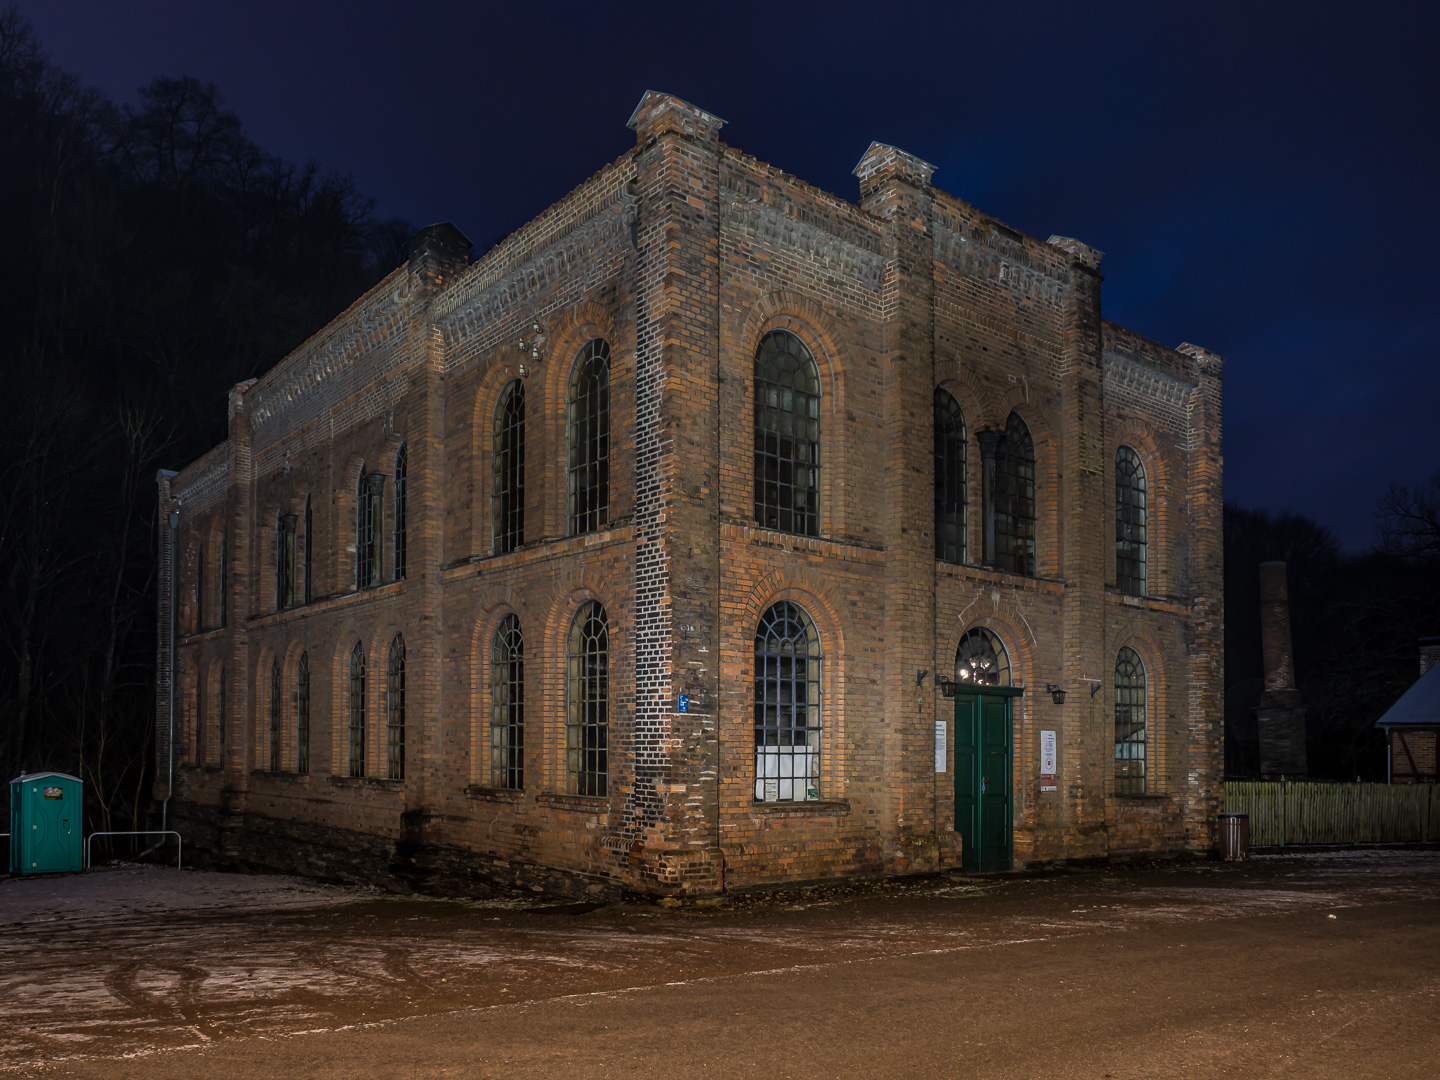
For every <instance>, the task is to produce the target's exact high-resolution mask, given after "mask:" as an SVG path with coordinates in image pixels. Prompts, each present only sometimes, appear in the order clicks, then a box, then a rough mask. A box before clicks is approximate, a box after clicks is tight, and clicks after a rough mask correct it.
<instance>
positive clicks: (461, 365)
mask: <svg viewBox="0 0 1440 1080" xmlns="http://www.w3.org/2000/svg"><path fill="white" fill-rule="evenodd" d="M721 124H722V122H721V121H720V120H719V119H718V118H716V117H714V116H712V115H710V114H708V113H706V112H705V111H703V110H701V109H698V108H695V107H694V106H691V105H689V104H687V103H685V102H683V101H680V100H679V99H677V98H674V97H671V96H668V95H664V94H657V93H647V94H646V95H645V97H644V98H643V99H642V101H641V102H640V105H639V106H638V107H637V109H636V110H635V113H634V115H633V116H632V118H631V120H630V127H631V128H633V129H634V131H635V133H636V137H637V138H636V146H635V147H634V149H632V150H630V151H629V152H627V153H626V154H624V155H623V156H621V157H620V158H619V159H617V160H616V161H614V162H613V163H611V164H610V165H608V166H606V167H605V168H603V169H601V170H600V171H599V172H598V173H596V174H595V175H594V176H593V177H591V178H590V179H589V180H587V181H586V182H585V183H583V184H582V185H580V186H579V187H578V188H576V189H575V190H574V191H572V192H571V193H570V194H569V195H568V196H566V197H565V198H564V199H562V200H560V201H559V202H558V203H556V204H555V205H554V206H552V207H550V208H549V209H548V210H546V211H545V212H544V213H542V214H541V215H540V216H539V217H537V218H536V219H534V220H533V221H532V222H530V223H529V224H528V225H526V226H525V227H523V228H522V229H520V230H519V231H518V232H516V233H515V234H514V235H512V236H511V237H509V238H508V239H507V240H505V241H504V242H503V243H501V244H499V245H498V246H497V247H495V248H494V249H493V250H491V251H489V252H488V253H486V254H485V255H484V256H483V257H482V258H480V259H479V260H478V261H476V262H474V263H468V262H467V257H466V253H467V251H468V248H469V244H468V241H466V240H465V238H464V237H463V236H462V235H460V234H459V232H458V231H457V230H456V229H455V228H454V227H453V226H449V225H442V226H433V227H431V228H428V229H426V230H424V231H423V232H422V233H420V234H419V236H417V237H416V239H415V240H414V241H413V242H412V249H411V252H410V258H409V261H408V262H407V264H406V265H405V266H403V267H401V268H400V269H398V270H396V271H395V272H394V273H392V274H391V275H390V276H389V277H387V278H386V279H385V280H384V281H382V282H381V283H380V284H379V285H377V286H376V287H375V288H374V289H372V290H371V291H370V292H369V293H367V294H366V295H365V296H363V297H361V298H360V299H359V300H357V301H356V303H355V304H354V305H353V306H352V307H351V308H350V309H349V310H348V311H346V312H344V313H343V314H341V315H340V316H339V317H337V318H336V319H335V320H334V321H333V322H332V323H331V324H330V325H329V326H327V327H326V328H325V329H324V330H322V331H321V332H320V333H318V334H317V335H316V336H315V337H313V338H312V339H311V340H309V341H307V342H306V343H305V344H304V345H302V346H301V347H300V348H298V349H296V350H295V352H293V353H292V354H291V355H290V356H288V357H287V358H286V359H285V360H284V361H282V362H281V363H280V364H279V365H277V366H276V367H275V368H274V369H273V370H272V371H270V372H268V373H267V374H266V375H265V376H264V377H263V378H261V379H259V380H256V381H253V382H249V383H245V384H242V385H240V386H237V387H235V389H234V390H233V391H232V393H231V397H230V406H229V417H230V420H229V424H230V428H229V437H228V438H227V440H226V441H225V443H224V444H222V445H221V446H218V447H216V448H215V449H214V450H213V451H211V452H210V453H208V454H207V455H205V456H204V457H202V458H201V459H199V460H198V461H196V462H194V463H192V464H191V465H189V466H188V467H186V468H185V469H183V470H181V471H180V472H179V473H177V474H169V473H164V474H162V475H161V477H160V480H159V484H160V500H161V507H162V514H161V521H162V527H161V538H160V539H161V575H162V588H161V597H162V603H161V609H160V612H159V619H160V630H161V634H160V638H161V648H160V655H159V664H160V695H159V702H158V721H159V733H160V739H159V762H160V768H159V771H158V776H159V778H160V779H159V781H158V787H159V794H160V795H161V796H162V797H163V796H164V795H166V794H171V795H172V797H171V801H170V803H169V813H170V819H171V820H172V821H173V822H175V823H176V827H178V828H180V829H181V830H182V831H183V832H184V833H185V836H186V841H187V850H188V849H189V847H190V846H191V845H194V846H197V847H199V848H200V849H202V850H205V849H209V850H210V851H212V852H214V853H216V854H217V855H218V856H220V857H223V858H227V859H230V860H234V861H237V862H240V863H246V864H251V865H259V866H269V867H277V868H287V869H297V870H301V871H304V872H310V873H319V874H326V875H331V876H338V877H353V878H369V879H378V878H381V877H384V876H385V875H393V876H395V877H398V878H401V879H405V880H408V881H410V882H412V883H419V884H426V885H429V886H431V887H437V888H481V887H484V885H485V884H486V883H489V882H499V883H501V884H502V885H504V886H506V887H510V886H514V885H520V886H533V885H539V886H542V887H545V888H547V889H554V890H557V891H569V892H585V891H589V892H616V891H621V890H631V891H637V892H645V893H651V894H667V893H668V894H688V895H700V894H705V893H713V892H716V891H718V890H727V889H736V888H748V887H757V886H763V885H766V884H772V883H779V882H785V881H793V880H804V879H815V878H822V877H828V876H835V875H862V874H881V873H908V872H923V871H927V870H933V869H936V868H940V867H944V866H953V865H959V864H960V863H961V862H962V860H963V861H964V862H965V863H966V864H968V865H971V866H974V867H976V868H988V867H994V866H1005V865H1010V864H1011V862H1012V861H1013V863H1015V864H1019V865H1023V864H1034V863H1038V862H1047V861H1052V860H1062V859H1082V858H1096V857H1107V856H1127V855H1132V854H1139V853H1149V852H1162V851H1182V850H1188V851H1196V850H1204V849H1208V848H1210V847H1212V846H1213V824H1214V822H1213V819H1214V814H1215V811H1216V809H1217V802H1218V799H1219V797H1220V792H1221V788H1220V773H1221V741H1220V740H1221V729H1220V715H1221V710H1220V696H1219V695H1220V688H1221V686H1222V671H1221V628H1222V609H1221V592H1220V582H1221V531H1220V513H1221V488H1220V473H1221V442H1220V419H1221V361H1220V358H1219V357H1217V356H1215V355H1213V354H1212V353H1210V352H1207V351H1206V350H1204V349H1201V348H1197V347H1195V346H1191V345H1182V346H1180V347H1179V348H1178V349H1172V348H1168V347H1166V346H1162V345H1159V344H1156V343H1155V342H1152V341H1149V340H1147V339H1145V338H1143V337H1140V336H1139V335H1137V334H1134V333H1132V332H1130V331H1128V330H1125V329H1122V328H1121V327H1118V326H1115V325H1113V324H1111V323H1109V322H1106V321H1105V320H1104V319H1103V318H1102V317H1101V307H1100V291H1101V290H1100V286H1101V281H1102V278H1101V275H1100V271H1099V265H1100V253H1099V252H1098V251H1096V250H1094V249H1093V248H1091V247H1088V246H1087V245H1085V244H1083V243H1080V242H1078V241H1076V240H1071V239H1068V238H1065V237H1051V238H1050V239H1049V241H1040V240H1038V239H1036V238H1034V237H1030V236H1026V235H1024V234H1022V233H1020V232H1018V231H1016V230H1014V229H1012V228H1010V227H1008V226H1006V225H1004V224H1002V223H1000V222H998V221H996V220H994V219H992V218H990V217H988V216H987V215H985V214H984V213H983V212H981V211H979V210H977V209H976V208H974V207H972V206H970V205H968V204H966V203H964V202H963V201H961V200H960V199H958V198H956V197H954V196H952V195H949V194H947V193H945V192H944V191H941V190H940V189H939V188H936V187H934V186H933V185H932V184H931V173H932V171H933V170H932V167H931V166H930V165H928V164H927V163H925V162H924V161H921V160H919V159H918V158H915V157H913V156H912V155H910V154H907V153H904V152H903V151H900V150H898V149H896V148H894V147H890V146H885V145H883V144H879V143H876V144H874V145H872V146H871V147H870V149H869V150H868V151H867V152H866V153H865V155H864V157H863V158H862V159H861V161H860V163H859V165H858V166H857V167H856V169H855V174H856V176H857V177H858V180H859V188H860V191H859V196H860V198H859V205H855V204H852V203H849V202H846V201H844V200H843V199H840V198H838V197H836V196H834V195H830V194H828V193H826V192H823V191H819V190H817V189H815V188H813V187H811V186H809V185H807V184H805V183H803V182H801V181H799V180H797V179H795V178H794V177H792V176H788V175H786V174H785V173H783V172H781V171H780V170H779V169H776V168H773V167H771V166H769V165H766V164H764V163H763V162H760V161H756V160H755V159H753V158H749V157H746V156H745V155H744V154H742V153H740V152H739V151H737V150H735V149H733V148H731V147H729V146H727V145H725V144H724V143H722V142H721V141H720V139H719V132H720V128H721ZM169 511H174V512H175V513H170V514H169V515H168V516H169V518H170V519H171V520H172V521H174V522H176V524H174V525H173V526H171V525H167V524H165V522H166V518H167V512H169ZM172 566H173V567H174V571H175V578H174V596H175V602H174V625H175V646H174V652H173V658H174V668H173V679H172V678H171V673H172V668H171V648H170V645H169V640H170V639H169V631H170V626H171V603H170V599H169V597H170V595H171V576H170V575H171V568H172ZM172 686H173V731H174V740H173V741H174V769H173V775H174V781H173V789H174V790H173V793H169V792H167V791H166V790H165V788H166V778H167V776H168V775H170V767H169V766H170V761H171V758H170V754H169V750H170V737H169V732H170V731H171V725H172V712H171V702H172V695H171V690H172ZM947 692H950V693H952V694H953V696H950V697H947V696H946V693H947ZM1061 696H1063V698H1064V700H1063V703H1057V700H1056V699H1057V698H1059V697H1061Z"/></svg>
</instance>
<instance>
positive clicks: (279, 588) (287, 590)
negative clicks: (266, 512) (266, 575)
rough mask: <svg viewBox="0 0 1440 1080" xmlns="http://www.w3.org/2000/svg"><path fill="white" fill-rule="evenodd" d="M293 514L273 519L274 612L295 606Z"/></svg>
mask: <svg viewBox="0 0 1440 1080" xmlns="http://www.w3.org/2000/svg"><path fill="white" fill-rule="evenodd" d="M298 520H299V519H298V518H296V516H295V515H294V514H281V515H279V517H277V518H276V519H275V610H276V611H285V610H287V609H288V608H293V607H294V606H295V526H296V523H297V521H298Z"/></svg>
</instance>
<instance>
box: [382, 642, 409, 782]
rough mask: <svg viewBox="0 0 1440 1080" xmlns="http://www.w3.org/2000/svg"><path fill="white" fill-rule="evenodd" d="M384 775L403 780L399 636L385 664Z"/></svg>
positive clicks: (402, 660) (402, 644)
mask: <svg viewBox="0 0 1440 1080" xmlns="http://www.w3.org/2000/svg"><path fill="white" fill-rule="evenodd" d="M385 775H386V776H387V777H388V778H389V779H391V780H404V779H405V639H404V638H403V637H401V636H400V635H399V634H396V635H395V638H394V640H393V641H391V642H390V654H389V657H388V658H387V660H386V663H385Z"/></svg>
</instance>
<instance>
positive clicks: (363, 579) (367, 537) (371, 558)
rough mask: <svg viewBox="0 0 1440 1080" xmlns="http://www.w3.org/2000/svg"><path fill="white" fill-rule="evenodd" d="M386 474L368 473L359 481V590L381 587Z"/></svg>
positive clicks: (356, 525)
mask: <svg viewBox="0 0 1440 1080" xmlns="http://www.w3.org/2000/svg"><path fill="white" fill-rule="evenodd" d="M384 490H385V474H384V473H371V474H369V475H368V476H367V475H366V474H365V466H364V465H361V466H360V478H359V480H357V481H356V482H355V587H356V588H357V589H368V588H370V587H371V586H372V585H379V584H380V522H381V517H382V515H381V511H380V498H381V495H382V494H383V492H384Z"/></svg>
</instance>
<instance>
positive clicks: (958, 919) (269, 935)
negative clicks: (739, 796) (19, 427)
mask: <svg viewBox="0 0 1440 1080" xmlns="http://www.w3.org/2000/svg"><path fill="white" fill-rule="evenodd" d="M1437 898H1440V850H1437V849H1433V848H1418V849H1416V848H1412V849H1388V848H1382V849H1343V850H1333V851H1312V852H1295V851H1286V852H1282V853H1276V854H1268V855H1261V856H1258V857H1256V858H1254V859H1252V860H1251V861H1250V862H1249V863H1247V864H1242V865H1222V864H1218V863H1182V864H1174V865H1156V866H1143V867H1133V868H1128V869H1123V870H1121V869H1106V870H1085V871H1056V872H1050V873H1043V874H1032V873H1019V874H1011V875H997V876H990V877H964V876H960V875H953V876H944V877H939V878H932V879H927V880H925V881H921V882H915V881H906V882H880V883H861V884H858V885H838V886H817V887H813V888H808V889H800V890H788V891H784V892H777V893H766V894H759V895H752V896H748V897H743V898H738V899H736V900H734V901H731V902H729V903H726V904H724V905H721V906H718V907H706V908H680V909H664V908H660V907H655V906H651V905H648V904H644V905H642V904H628V905H627V904H615V905H594V904H575V903H546V902H544V901H536V900H535V899H533V898H530V897H516V898H514V899H510V900H503V899H502V900H486V901H456V900H434V899H417V898H413V897H405V898H400V897H394V896H388V895H385V894H381V893H378V892H374V891H367V890H363V889H353V888H344V887H335V886H325V885H318V884H315V883H313V882H307V881H301V880H298V879H293V878H285V877H278V876H244V875H232V874H219V873H210V872H200V871H176V870H172V869H162V868H158V867H138V866H121V867H118V868H112V869H104V870H98V871H92V872H90V873H88V874H84V875H75V876H70V877H52V878H38V879H10V880H5V881H0V928H3V930H4V933H3V935H0V1070H8V1071H10V1072H11V1073H12V1074H14V1075H45V1076H51V1075H76V1076H132V1075H133V1076H142V1075H143V1076H145V1077H147V1078H149V1080H154V1078H156V1077H164V1076H170V1075H175V1076H182V1075H183V1076H187V1077H189V1076H193V1075H194V1074H195V1073H196V1072H200V1073H202V1074H204V1075H207V1076H209V1075H215V1076H228V1075H235V1076H248V1075H253V1073H254V1070H256V1069H260V1068H267V1069H270V1070H271V1071H273V1072H277V1073H279V1074H281V1075H286V1076H289V1075H295V1076H317V1077H320V1076H325V1077H332V1076H333V1077H340V1076H351V1075H365V1076H367V1077H371V1076H397V1077H400V1076H404V1077H410V1076H430V1075H435V1076H441V1075H454V1076H464V1077H483V1076H506V1077H516V1076H537V1077H539V1076H561V1075H564V1076H567V1077H573V1076H576V1075H579V1076H590V1075H595V1076H608V1075H615V1076H621V1075H644V1076H649V1075H655V1076H662V1075H663V1076H665V1077H667V1078H670V1080H674V1078H679V1077H685V1076H691V1075H694V1076H719V1075H765V1076H772V1075H773V1076H785V1075H793V1076H796V1077H800V1076H804V1077H807V1078H808V1077H812V1076H822V1075H834V1076H846V1077H848V1076H903V1075H909V1076H917V1075H923V1076H928V1075H934V1076H951V1075H965V1076H987V1077H988V1076H997V1077H998V1076H1017V1077H1018V1076H1027V1077H1030V1076H1034V1075H1035V1074H1036V1073H1037V1072H1039V1073H1041V1074H1044V1075H1053V1076H1077V1077H1078V1076H1087V1077H1089V1076H1096V1077H1099V1076H1107V1075H1108V1076H1114V1077H1129V1076H1137V1077H1139V1076H1169V1075H1194V1076H1211V1075H1214V1076H1231V1075H1234V1076H1255V1075H1278V1074H1279V1073H1281V1072H1287V1073H1289V1074H1291V1075H1305V1076H1310V1075H1314V1076H1329V1075H1335V1076H1403V1075H1416V1076H1433V1075H1435V1074H1436V1071H1437V1069H1436V1067H1434V1066H1433V1062H1434V1060H1435V1058H1436V1052H1437V1050H1440V1042H1437V1038H1440V1036H1437V1024H1436V1023H1435V1021H1436V1019H1437V1018H1440V1005H1437V1002H1440V923H1437V921H1436V920H1435V918H1434V912H1435V910H1436V908H1435V902H1436V900H1437ZM1227 1003H1228V1004H1227ZM722 1017H729V1018H731V1019H730V1020H726V1021H724V1022H721V1020H720V1019H718V1018H722ZM1382 1035H1383V1037H1382ZM1367 1040H1369V1041H1367ZM1372 1043H1373V1045H1372ZM1097 1069H1098V1070H1099V1071H1096V1070H1097ZM1327 1069H1329V1070H1332V1071H1326V1070H1327ZM1137 1070H1139V1071H1137ZM1417 1070H1418V1071H1417Z"/></svg>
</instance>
